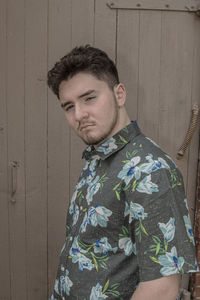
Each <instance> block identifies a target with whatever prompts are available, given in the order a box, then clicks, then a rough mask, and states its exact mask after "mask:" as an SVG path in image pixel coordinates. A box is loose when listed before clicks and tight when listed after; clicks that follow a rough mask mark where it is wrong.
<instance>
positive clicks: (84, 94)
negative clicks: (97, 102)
mask: <svg viewBox="0 0 200 300" xmlns="http://www.w3.org/2000/svg"><path fill="white" fill-rule="evenodd" d="M94 92H95V90H88V91H87V92H85V93H83V94H81V95H80V96H78V98H79V99H80V98H83V97H85V96H88V95H90V94H92V93H94Z"/></svg>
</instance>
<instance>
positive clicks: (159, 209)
mask: <svg viewBox="0 0 200 300" xmlns="http://www.w3.org/2000/svg"><path fill="white" fill-rule="evenodd" d="M145 167H146V166H145ZM140 169H142V165H141V167H140ZM144 170H146V169H144ZM126 199H127V202H128V206H129V215H128V218H129V226H130V231H131V237H132V241H133V243H134V244H135V247H136V255H137V263H138V268H139V276H140V281H148V280H153V279H157V278H159V277H162V276H168V275H172V274H179V273H180V274H183V273H189V272H195V271H197V270H198V266H197V262H196V257H195V244H194V238H193V233H192V228H191V223H190V217H189V212H188V206H187V200H186V197H185V192H184V184H183V180H182V176H181V173H180V172H179V170H178V169H177V167H176V168H174V167H173V168H170V167H169V165H167V166H166V167H163V168H159V169H158V168H157V169H155V170H152V171H151V172H150V171H149V172H146V173H145V172H141V173H140V175H138V179H137V180H136V179H135V178H134V179H133V180H132V182H131V184H130V188H129V189H127V191H126Z"/></svg>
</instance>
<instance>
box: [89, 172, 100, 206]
mask: <svg viewBox="0 0 200 300" xmlns="http://www.w3.org/2000/svg"><path fill="white" fill-rule="evenodd" d="M99 179H100V177H99V176H97V177H96V178H95V179H94V180H93V181H92V182H91V183H90V184H89V186H88V188H87V195H86V200H87V203H88V204H90V203H91V202H92V200H93V196H94V195H95V194H96V193H97V192H98V190H99V188H100V186H101V184H100V183H99V182H98V181H99Z"/></svg>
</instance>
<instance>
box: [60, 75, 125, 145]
mask: <svg viewBox="0 0 200 300" xmlns="http://www.w3.org/2000/svg"><path fill="white" fill-rule="evenodd" d="M59 98H60V101H61V106H62V107H63V109H64V110H65V115H66V118H67V120H68V122H69V125H70V126H71V127H72V128H73V129H74V131H75V132H76V133H77V134H78V136H79V137H80V138H81V139H82V140H83V141H84V142H85V143H86V144H88V145H94V146H95V147H98V146H99V145H100V144H102V143H103V142H104V141H105V140H107V139H108V138H109V137H111V136H113V135H114V134H115V133H116V132H117V131H118V130H120V129H121V128H122V127H123V126H122V125H121V124H120V120H119V109H120V104H119V103H118V100H117V97H116V95H115V91H112V90H111V89H110V87H109V86H108V84H107V83H106V82H105V81H102V80H98V79H97V78H96V77H94V76H93V75H91V74H88V73H78V74H77V75H74V76H73V77H72V78H71V79H69V80H67V81H62V82H61V84H60V86H59Z"/></svg>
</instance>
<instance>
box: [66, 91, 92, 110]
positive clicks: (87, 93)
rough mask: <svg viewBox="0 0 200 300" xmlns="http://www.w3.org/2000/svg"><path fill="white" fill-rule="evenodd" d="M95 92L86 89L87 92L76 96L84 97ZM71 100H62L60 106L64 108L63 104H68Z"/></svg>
mask: <svg viewBox="0 0 200 300" xmlns="http://www.w3.org/2000/svg"><path fill="white" fill-rule="evenodd" d="M94 92H96V91H95V90H88V91H87V92H85V93H83V94H81V95H80V96H78V98H79V99H81V98H83V97H85V96H89V95H90V94H92V93H94ZM71 103H72V102H71V101H66V102H63V103H61V107H62V108H64V107H65V106H67V105H68V104H71Z"/></svg>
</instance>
